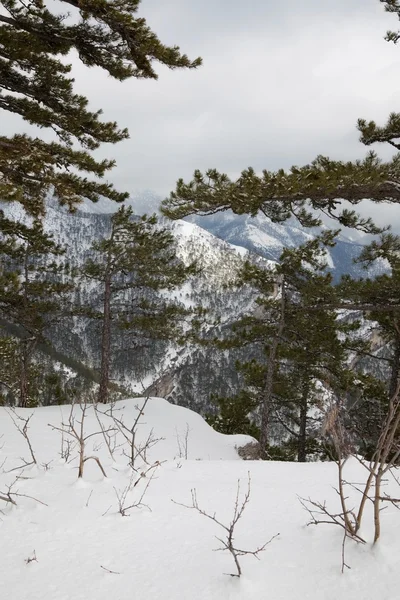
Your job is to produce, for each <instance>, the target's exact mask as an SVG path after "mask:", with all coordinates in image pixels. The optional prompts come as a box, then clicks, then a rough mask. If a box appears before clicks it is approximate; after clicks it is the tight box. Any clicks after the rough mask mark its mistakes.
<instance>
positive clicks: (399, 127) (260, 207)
mask: <svg viewBox="0 0 400 600" xmlns="http://www.w3.org/2000/svg"><path fill="white" fill-rule="evenodd" d="M380 2H381V3H382V4H384V6H385V10H386V11H388V12H391V13H395V14H397V16H398V17H399V19H400V2H399V0H388V1H385V0H380ZM399 39H400V32H393V31H389V32H388V33H387V34H386V40H387V41H391V42H394V43H397V42H398V41H399ZM357 128H358V130H359V132H360V141H361V142H362V143H363V144H364V145H366V146H370V145H372V144H375V143H378V142H381V143H389V144H390V145H391V146H393V147H394V148H396V149H398V150H399V149H400V113H392V114H390V115H389V118H388V120H387V123H386V124H385V125H383V126H379V125H377V124H376V123H375V122H374V121H369V122H368V121H366V120H365V119H359V120H358V123H357ZM366 198H368V199H370V200H373V201H374V202H377V203H388V202H389V203H399V202H400V155H399V154H397V155H395V156H394V157H393V159H392V160H389V161H387V162H384V161H381V160H380V159H379V157H378V156H377V154H376V153H375V152H369V153H368V154H367V155H366V157H365V158H364V159H361V160H356V161H340V160H331V159H329V158H328V157H326V156H318V157H317V158H316V159H315V160H314V161H312V162H311V164H307V165H305V166H302V167H298V166H292V167H291V168H290V169H289V170H285V169H280V170H278V171H269V170H264V171H263V172H262V174H257V173H256V172H255V170H254V169H253V168H251V167H250V168H247V169H245V170H244V171H242V173H241V175H240V176H239V177H238V178H237V179H236V180H232V179H230V178H229V176H228V175H227V174H225V173H220V172H219V171H217V170H216V169H209V170H207V171H206V172H204V173H203V172H201V171H200V170H196V171H195V172H194V176H193V179H192V180H191V181H189V182H185V181H183V179H179V180H178V182H177V184H176V188H175V190H174V191H172V192H171V193H170V196H169V198H167V199H166V200H164V202H163V213H164V214H165V215H166V216H168V217H170V218H172V219H181V218H182V217H185V216H187V215H190V214H200V215H208V214H213V213H216V212H219V211H224V210H228V209H230V210H232V211H233V212H234V213H236V214H250V215H252V216H254V215H256V214H257V213H258V212H261V213H263V214H265V215H266V216H267V217H269V218H270V219H271V220H272V221H275V222H283V221H286V220H287V219H288V218H289V217H291V216H293V215H294V216H295V217H296V218H297V219H298V220H299V221H300V223H301V224H302V225H304V226H308V227H309V226H315V225H318V224H319V219H318V215H316V211H317V213H320V214H321V213H322V214H325V215H327V216H329V217H331V218H333V219H335V220H336V221H338V222H339V223H340V224H341V225H342V226H345V227H355V228H358V229H360V230H362V231H365V232H368V233H378V228H377V227H376V226H375V225H374V223H373V222H372V221H371V219H365V218H362V217H360V216H359V215H358V214H357V213H356V211H355V210H354V209H353V208H352V207H355V206H357V205H359V204H360V203H361V202H362V201H363V200H364V199H366ZM343 200H345V201H347V202H348V203H349V204H350V205H351V206H350V208H347V207H346V206H343Z"/></svg>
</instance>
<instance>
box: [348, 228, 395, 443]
mask: <svg viewBox="0 0 400 600" xmlns="http://www.w3.org/2000/svg"><path fill="white" fill-rule="evenodd" d="M377 260H381V261H382V260H384V261H386V263H387V264H388V265H389V266H390V273H383V274H382V275H378V276H377V277H375V278H374V279H359V280H357V281H353V280H351V279H350V278H349V277H344V278H343V280H342V281H341V283H340V284H339V285H338V292H339V294H340V295H341V297H342V298H343V299H344V300H346V301H347V302H350V303H351V305H352V307H353V309H357V306H358V307H359V310H360V312H361V311H362V314H363V318H364V321H365V322H366V323H369V324H370V327H371V328H372V329H373V331H374V337H375V339H377V340H378V347H379V346H380V347H385V351H384V352H383V353H382V352H379V351H378V352H377V351H375V352H372V350H371V348H370V347H367V348H361V349H360V350H359V351H357V355H358V356H359V359H361V360H362V359H363V358H364V362H365V357H367V358H368V361H369V365H368V366H369V369H370V370H371V369H373V370H374V371H377V372H380V380H381V381H382V383H383V384H384V385H383V389H376V390H375V395H374V396H372V398H371V402H370V403H369V404H367V405H366V407H365V410H364V412H361V411H360V405H359V403H358V407H357V414H356V415H354V420H355V422H356V426H357V427H358V428H359V429H360V428H361V429H365V430H366V433H365V434H364V437H365V438H366V439H368V440H369V443H371V444H372V445H373V443H374V441H376V436H377V434H378V432H379V426H380V422H381V421H382V420H383V418H384V416H385V414H386V411H387V407H388V404H389V400H390V398H393V396H394V395H395V394H396V392H397V391H398V389H399V385H400V308H399V307H398V300H399V298H400V237H399V236H396V235H393V234H388V233H386V234H383V235H382V236H381V237H380V239H379V240H375V241H373V242H372V243H371V244H369V245H367V246H365V247H364V249H363V251H362V253H361V254H360V257H359V259H358V262H360V263H364V265H365V266H366V267H367V266H369V265H371V264H372V263H373V262H375V261H377ZM368 346H369V345H368ZM361 364H362V363H361ZM381 365H385V366H384V367H382V366H381ZM361 408H363V407H362V406H361ZM357 417H359V418H358V419H357ZM364 445H367V442H365V444H364Z"/></svg>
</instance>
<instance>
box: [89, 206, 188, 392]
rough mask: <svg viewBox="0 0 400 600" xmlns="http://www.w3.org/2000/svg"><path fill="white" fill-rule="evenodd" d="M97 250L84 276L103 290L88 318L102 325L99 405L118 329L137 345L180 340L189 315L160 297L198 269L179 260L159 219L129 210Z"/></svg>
mask: <svg viewBox="0 0 400 600" xmlns="http://www.w3.org/2000/svg"><path fill="white" fill-rule="evenodd" d="M93 250H94V252H95V257H94V258H92V259H89V260H88V261H87V262H86V264H85V265H84V267H83V271H82V272H83V275H84V277H86V278H88V279H92V280H94V281H97V282H99V284H100V285H101V290H102V308H101V309H100V310H97V311H96V310H89V312H88V315H89V316H91V317H92V318H97V319H100V320H101V323H102V342H101V366H100V388H99V395H98V401H99V402H107V397H108V385H109V380H110V365H111V351H112V345H111V342H112V331H113V326H114V325H115V326H116V327H118V328H119V329H121V330H123V331H124V332H125V334H126V335H129V336H131V337H132V336H133V337H134V338H135V339H134V343H135V344H136V345H137V346H140V343H143V342H141V339H143V337H149V338H153V339H164V340H168V339H173V338H175V337H177V336H178V334H179V321H180V320H181V319H182V318H184V317H185V316H186V315H187V311H186V310H184V309H183V308H182V307H181V306H178V305H177V304H175V303H173V302H171V301H170V300H169V299H168V297H167V295H165V294H164V295H162V294H161V293H160V292H165V291H166V292H168V291H171V290H173V289H174V288H176V287H177V286H179V285H181V284H183V283H184V281H185V280H186V279H187V277H188V276H189V275H191V274H194V273H195V272H196V267H195V265H194V264H191V265H190V266H189V267H185V266H184V265H183V263H182V262H181V261H180V260H178V259H177V256H176V249H175V241H174V238H173V235H172V233H171V232H170V230H168V229H166V228H164V227H161V226H159V225H158V223H157V217H156V216H155V215H154V216H151V217H148V216H147V215H144V216H142V217H136V218H135V217H134V216H133V211H132V209H131V208H130V207H128V208H126V207H121V208H120V209H119V210H118V211H117V212H116V213H115V214H114V215H113V217H112V220H111V231H110V234H109V236H108V237H107V238H106V239H103V240H101V241H100V242H96V243H95V244H94V245H93Z"/></svg>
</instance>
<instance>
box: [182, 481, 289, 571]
mask: <svg viewBox="0 0 400 600" xmlns="http://www.w3.org/2000/svg"><path fill="white" fill-rule="evenodd" d="M250 492H251V478H250V473H249V474H248V482H247V491H246V493H245V495H244V497H243V500H240V480H239V479H238V483H237V491H236V498H235V504H234V511H233V518H232V521H231V522H230V524H229V525H225V524H224V523H222V522H221V521H220V520H219V519H217V517H216V514H215V513H214V514H210V513H207V512H206V511H205V510H203V509H202V508H200V506H199V503H198V500H197V492H196V489H192V490H191V494H192V504H191V505H187V504H182V503H181V502H175V500H172V502H174V504H177V505H178V506H183V507H185V508H190V509H194V510H196V511H197V512H198V513H199V514H201V515H203V516H204V517H207V519H210V520H211V521H214V523H216V524H217V525H218V526H219V527H221V528H222V529H223V530H224V532H225V537H224V538H220V537H217V536H215V537H216V539H217V540H218V541H219V542H220V543H221V544H222V547H221V548H216V551H220V550H227V551H228V552H230V553H231V555H232V558H233V560H234V563H235V567H236V573H227V575H230V576H231V577H240V576H241V575H242V568H241V565H240V562H239V557H241V556H246V555H251V556H254V557H255V558H257V559H258V558H259V556H258V555H259V554H260V552H263V551H264V550H265V548H266V547H267V546H268V544H270V543H271V542H272V540H274V539H275V538H276V537H278V535H279V533H277V534H275V535H274V536H272V537H271V538H270V539H269V540H268V541H267V542H265V544H263V545H262V546H259V547H258V548H256V550H241V549H239V548H237V547H236V545H235V542H234V534H235V527H236V525H237V523H238V522H239V520H240V519H241V517H242V516H243V513H244V511H245V509H246V506H247V505H248V503H249V502H250Z"/></svg>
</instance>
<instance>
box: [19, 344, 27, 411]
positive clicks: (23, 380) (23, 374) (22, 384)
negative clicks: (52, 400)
mask: <svg viewBox="0 0 400 600" xmlns="http://www.w3.org/2000/svg"><path fill="white" fill-rule="evenodd" d="M21 346H22V348H21V360H20V374H19V402H18V406H21V407H22V408H26V407H27V406H28V397H29V393H28V390H29V381H28V379H29V376H28V371H29V357H28V351H27V350H28V349H27V342H26V341H25V340H23V341H22V342H21Z"/></svg>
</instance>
